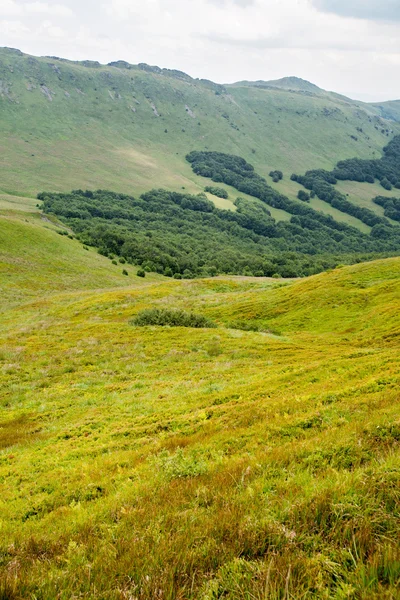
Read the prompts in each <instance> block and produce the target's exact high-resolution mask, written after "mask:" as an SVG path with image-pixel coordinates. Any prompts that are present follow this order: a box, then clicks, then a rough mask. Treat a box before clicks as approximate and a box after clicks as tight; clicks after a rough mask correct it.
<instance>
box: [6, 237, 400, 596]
mask: <svg viewBox="0 0 400 600" xmlns="http://www.w3.org/2000/svg"><path fill="white" fill-rule="evenodd" d="M54 236H57V234H56V233H55V234H54ZM59 238H60V240H61V241H62V242H63V243H64V242H65V243H68V244H76V242H75V241H73V240H69V239H68V238H65V236H59ZM64 238H65V239H64ZM57 239H58V238H57ZM52 240H53V238H52ZM53 242H54V240H53ZM53 242H52V243H53ZM53 256H54V254H53ZM100 258H101V257H100ZM75 260H76V261H78V258H77V257H76V259H75ZM104 260H105V259H104ZM56 267H57V264H56V262H54V268H56ZM97 277H98V282H99V283H100V281H101V278H100V277H99V275H97ZM36 279H37V273H33V272H31V281H32V282H33V281H35V280H36ZM115 281H116V280H115ZM136 281H137V283H136V284H135V286H134V287H126V288H124V289H118V290H108V291H107V290H103V291H91V292H90V291H88V290H86V291H82V292H81V291H78V290H76V291H75V292H72V291H71V290H70V291H69V292H68V293H66V292H63V293H58V294H57V293H54V291H53V293H52V294H51V295H47V294H45V295H44V296H43V293H42V292H40V293H39V294H38V296H37V298H36V299H35V300H34V301H33V302H32V301H29V296H30V294H31V292H30V283H29V281H28V278H26V279H25V282H24V285H25V286H26V288H27V294H28V295H27V297H26V298H25V300H22V298H21V299H20V302H23V304H20V306H14V307H10V308H9V309H8V310H7V311H6V313H5V316H6V318H5V319H3V325H2V330H1V333H0V335H1V347H2V351H1V354H0V364H1V371H0V386H1V393H0V397H1V406H0V411H1V416H0V514H1V521H0V522H1V532H2V535H1V538H0V556H1V561H0V573H1V575H0V593H1V595H2V597H3V598H8V599H13V600H22V599H26V598H33V597H36V598H53V597H55V596H56V595H57V594H59V593H60V590H62V596H61V597H65V598H72V597H82V598H90V599H96V600H99V599H100V598H102V599H103V598H107V599H109V600H114V599H118V600H121V599H123V598H140V599H150V598H165V599H168V600H173V599H176V598H180V599H182V600H184V599H193V600H194V599H195V598H196V599H202V600H211V599H213V598H218V597H224V598H227V599H229V600H236V599H237V598H238V597H243V598H245V597H249V598H252V597H256V598H261V597H269V598H283V597H284V596H285V595H286V597H294V598H298V599H302V598H304V599H305V598H309V597H315V598H345V597H354V598H358V597H360V598H372V599H375V600H378V599H381V598H396V597H397V591H398V586H399V583H400V572H399V546H398V526H399V515H398V505H399V501H400V497H399V489H400V485H399V483H400V481H399V472H400V471H399V467H400V464H399V439H400V430H399V427H400V423H399V395H398V389H399V383H400V379H399V377H400V371H399V363H398V352H399V331H400V330H399V327H400V322H399V311H398V298H399V294H400V260H399V259H387V260H385V261H377V262H373V263H366V264H363V265H357V266H354V267H346V268H340V269H336V270H334V271H332V272H330V273H325V274H322V275H317V276H314V277H311V278H309V279H307V280H302V281H296V282H292V283H286V284H285V285H282V282H280V281H274V280H268V279H258V280H255V279H246V278H226V277H225V278H214V279H205V280H197V281H170V282H169V283H168V282H165V281H158V282H153V283H152V284H150V285H149V284H148V282H146V281H139V278H138V279H137V280H136ZM104 283H105V282H104V280H103V283H102V285H104ZM110 283H111V284H112V285H114V284H113V283H112V281H111V280H110V281H109V284H110ZM77 285H79V286H80V285H82V282H80V281H77ZM145 308H158V309H161V310H163V309H166V308H167V309H171V308H173V309H183V310H186V311H191V310H193V311H195V313H197V314H200V315H204V316H206V317H208V318H210V319H212V320H213V322H214V323H215V324H216V325H217V326H218V327H217V328H216V329H191V328H185V327H178V328H175V327H155V326H147V327H146V326H145V327H138V326H134V325H133V324H132V323H131V320H132V318H133V317H134V316H135V315H138V314H139V313H140V311H142V310H143V309H145Z"/></svg>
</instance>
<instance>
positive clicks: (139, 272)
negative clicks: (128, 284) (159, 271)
mask: <svg viewBox="0 0 400 600" xmlns="http://www.w3.org/2000/svg"><path fill="white" fill-rule="evenodd" d="M136 275H137V276H138V277H146V271H145V270H144V269H138V272H137V273H136Z"/></svg>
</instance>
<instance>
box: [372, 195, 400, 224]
mask: <svg viewBox="0 0 400 600" xmlns="http://www.w3.org/2000/svg"><path fill="white" fill-rule="evenodd" d="M373 202H375V204H379V206H382V207H383V208H384V209H385V217H388V218H390V219H393V220H394V221H400V198H386V197H385V196H377V197H376V198H374V199H373Z"/></svg>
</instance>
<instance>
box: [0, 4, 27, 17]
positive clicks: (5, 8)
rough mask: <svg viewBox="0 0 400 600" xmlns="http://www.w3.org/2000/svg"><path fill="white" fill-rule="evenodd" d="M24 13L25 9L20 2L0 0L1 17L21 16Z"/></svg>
mask: <svg viewBox="0 0 400 600" xmlns="http://www.w3.org/2000/svg"><path fill="white" fill-rule="evenodd" d="M22 13H23V10H22V8H21V6H20V5H19V4H17V3H16V2H14V0H0V16H1V17H14V16H19V15H21V14H22Z"/></svg>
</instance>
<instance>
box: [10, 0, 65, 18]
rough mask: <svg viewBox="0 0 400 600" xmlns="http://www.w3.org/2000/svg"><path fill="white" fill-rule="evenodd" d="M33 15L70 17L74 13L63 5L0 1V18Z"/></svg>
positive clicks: (13, 0)
mask: <svg viewBox="0 0 400 600" xmlns="http://www.w3.org/2000/svg"><path fill="white" fill-rule="evenodd" d="M34 14H42V15H53V16H57V17H70V16H72V15H73V14H74V13H73V11H72V10H71V9H70V8H69V7H68V6H64V5H63V4H57V3H52V4H49V3H47V2H16V1H15V0H0V16H24V15H25V16H29V15H34Z"/></svg>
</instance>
